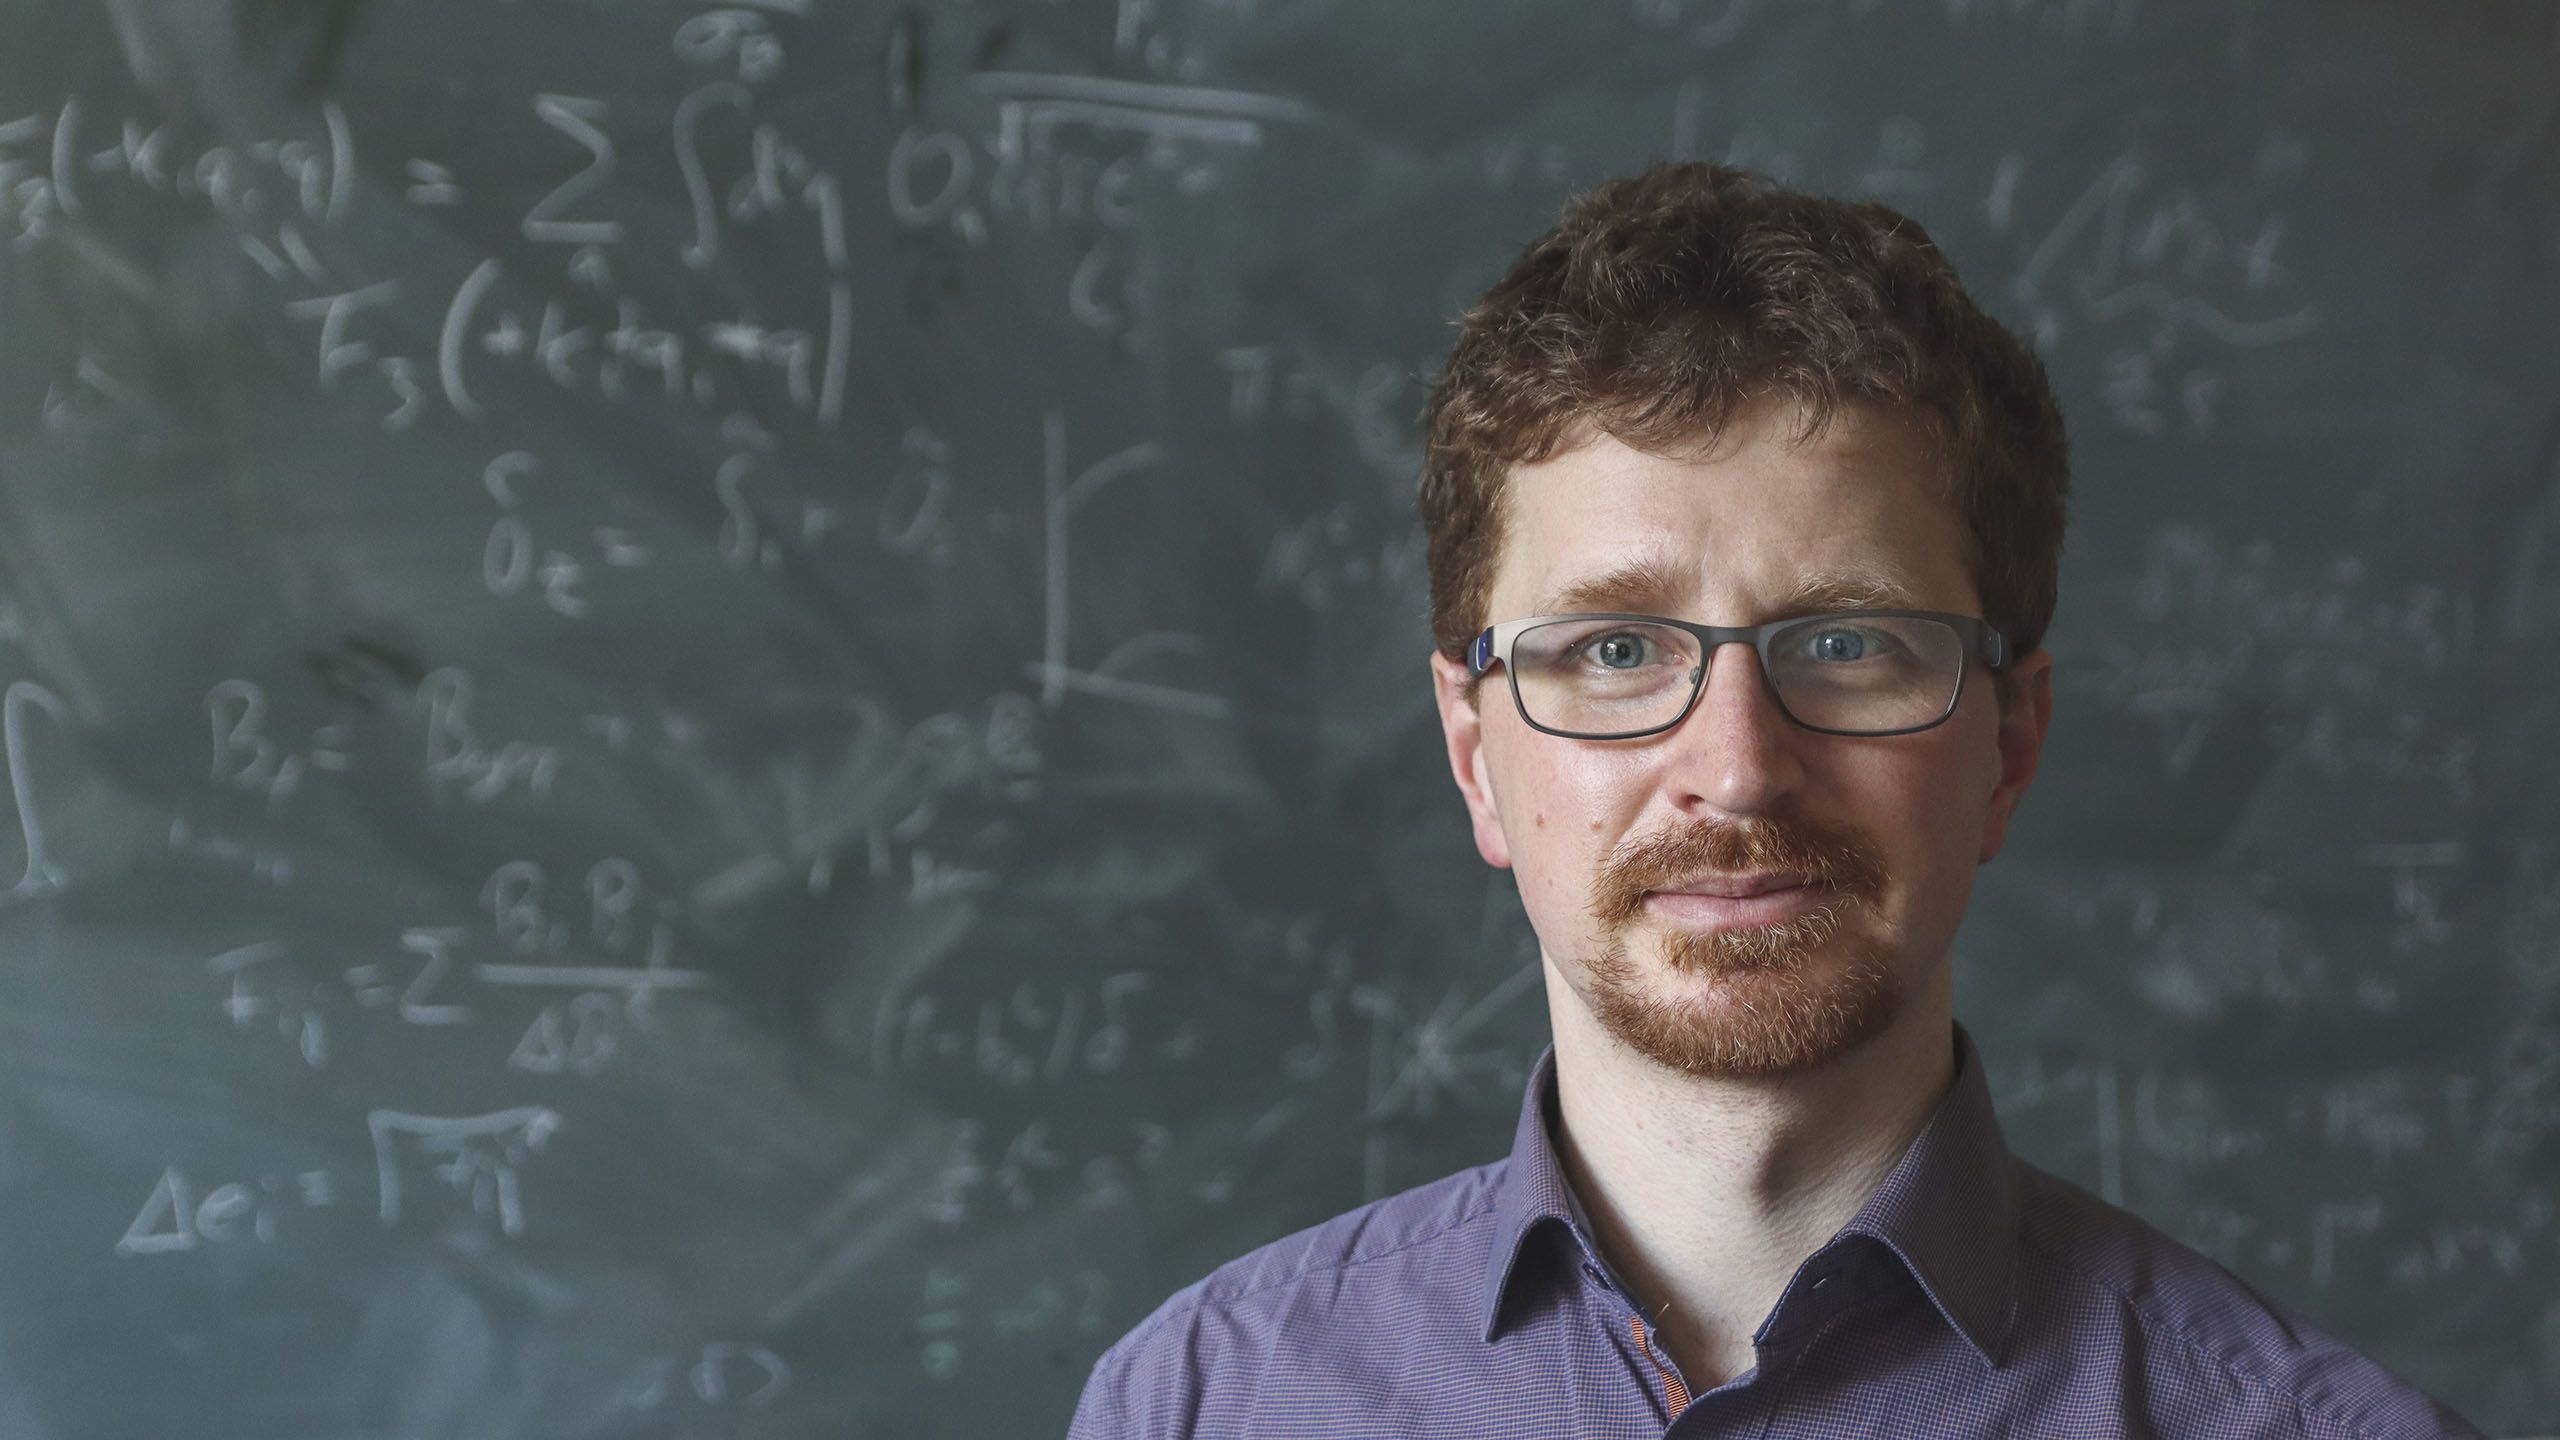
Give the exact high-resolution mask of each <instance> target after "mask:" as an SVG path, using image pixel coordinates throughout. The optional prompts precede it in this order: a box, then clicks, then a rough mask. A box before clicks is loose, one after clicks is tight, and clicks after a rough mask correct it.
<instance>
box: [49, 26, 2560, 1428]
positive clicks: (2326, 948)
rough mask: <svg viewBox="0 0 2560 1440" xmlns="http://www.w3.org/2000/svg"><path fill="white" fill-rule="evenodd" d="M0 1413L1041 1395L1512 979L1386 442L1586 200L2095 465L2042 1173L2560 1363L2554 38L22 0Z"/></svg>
mask: <svg viewBox="0 0 2560 1440" xmlns="http://www.w3.org/2000/svg"><path fill="white" fill-rule="evenodd" d="M7 12H8V13H7V25H6V38H5V39H0V507H4V508H0V686H5V705H0V722H4V723H0V732H4V733H0V738H5V758H6V772H7V773H6V779H7V787H6V797H7V802H8V809H7V810H6V812H5V813H0V1433H5V1434H7V1435H9V1436H11V1437H18V1440H69V1437H92V1436H96V1437H105V1436H127V1435H143V1434H180V1433H183V1434H187V1435H191V1436H199V1437H205V1440H219V1437H233V1436H238V1437H252V1436H254V1437H324V1436H326V1437H359V1436H361V1437H384V1440H395V1437H396V1440H425V1437H443V1436H471V1437H483V1440H488V1437H517V1436H524V1437H534V1436H594V1437H604V1436H614V1437H620V1436H729V1435H736V1436H749V1435H752V1436H774V1437H799V1436H820V1435H825V1436H831V1437H844V1436H910V1435H942V1434H947V1435H995V1434H1017V1433H1040V1432H1043V1431H1055V1430H1057V1429H1060V1428H1063V1426H1064V1423H1065V1420H1066V1417H1067V1414H1068V1411H1069V1409H1070V1407H1071V1405H1072V1402H1073V1399H1074V1396H1075V1394H1076V1392H1077V1390H1078V1388H1079V1386H1080V1385H1081V1382H1082V1380H1083V1378H1084V1375H1085V1373H1086V1370H1087V1367H1088V1366H1089V1365H1090V1363H1091V1362H1092V1360H1093V1358H1094V1357H1095V1356H1096V1355H1097V1354H1098V1353H1099V1352H1100V1351H1101V1349H1102V1348H1103V1347H1104V1346H1105V1345H1106V1344H1108V1343H1109V1342H1110V1341H1111V1340H1112V1339H1114V1338H1116V1337H1117V1336H1118V1335H1119V1334H1120V1333H1121V1332H1122V1331H1123V1330H1125V1329H1126V1328H1127V1327H1128V1325H1130V1324H1131V1323H1132V1322H1134V1321H1135V1320H1136V1319H1137V1318H1139V1317H1140V1316H1142V1315H1143V1314H1145V1313H1146V1312H1147V1311H1148V1310H1149V1309H1151V1308H1152V1307H1153V1306H1154V1305H1155V1304H1156V1303H1157V1302H1158V1301H1159V1300H1160V1299H1161V1298H1162V1297H1163V1296H1164V1295H1166V1294H1167V1293H1169V1292H1170V1291H1172V1290H1173V1289H1175V1288H1177V1287H1178V1286H1180V1285H1181V1284H1183V1283H1185V1282H1187V1281H1188V1280H1190V1279H1192V1278H1194V1277H1196V1276H1197V1275H1199V1274H1200V1273H1202V1272H1203V1271H1205V1270H1206V1269H1207V1268H1209V1267H1210V1266H1211V1265H1213V1264H1215V1263H1217V1262H1218V1261H1221V1260H1223V1259H1226V1258H1228V1257H1230V1256H1232V1255H1235V1254H1237V1253H1240V1252H1241V1251H1243V1250H1244V1249H1246V1248H1249V1247H1250V1246H1252V1245H1255V1244H1258V1243H1260V1242H1261V1241H1263V1240H1266V1239H1270V1238H1273V1237H1276V1236H1278V1235H1280V1234H1282V1233H1285V1232H1286V1231H1288V1230H1291V1229H1294V1228H1296V1227H1298V1226H1300V1225H1304V1224H1308V1223H1312V1222H1314V1221H1316V1220H1318V1219H1320V1218H1323V1217H1325V1216H1328V1215H1331V1214H1333V1213H1336V1212H1338V1211H1340V1210H1342V1209H1345V1208H1348V1207H1350V1206H1352V1205H1354V1204H1357V1203H1359V1202H1361V1201H1362V1200H1364V1199H1367V1198H1370V1197H1374V1196H1378V1195H1381V1194H1384V1193H1388V1192H1390V1191H1392V1190H1395V1189H1399V1188H1402V1187H1404V1186H1407V1185H1410V1184H1414V1183H1418V1182H1421V1181H1423V1180H1427V1179H1431V1178H1434V1177H1436V1176H1438V1175H1441V1174H1443V1173H1446V1172H1447V1171H1449V1170H1451V1169H1454V1168H1457V1167H1459V1166H1461V1165H1465V1164H1471V1163H1474V1162H1477V1161H1480V1160H1484V1159H1488V1158H1491V1157H1493V1156H1494V1155H1497V1154H1499V1153H1501V1150H1502V1148H1503V1146H1504V1145H1505V1143H1506V1142H1507V1137H1508V1135H1509V1132H1510V1127H1511V1124H1512V1120H1513V1117H1514V1115H1515V1113H1516V1107H1517V1104H1518V1100H1519V1090H1520V1084H1521V1082H1522V1079H1523V1078H1524V1076H1525V1074H1526V1071H1527V1068H1528V1066H1529V1064H1530V1062H1531V1060H1532V1059H1533V1058H1534V1057H1535V1055H1536V1054H1537V1052H1538V1050H1539V1048H1540V1046H1541V1045H1542V1044H1543V1041H1544V1034H1545V1018H1544V1013H1543V1006H1542V1003H1541V999H1540V988H1539V986H1538V985H1537V983H1536V978H1535V977H1536V973H1537V971H1536V957H1535V949H1534V944H1533V940H1532V937H1531V935H1530V933H1529V931H1528V928H1527V925H1526V922H1525V920H1524V919H1523V917H1522V915H1521V913H1520V910H1519V907H1518V904H1517V901H1516V898H1515V896H1514V893H1513V891H1512V889H1511V886H1510V882H1509V879H1508V877H1507V876H1504V875H1500V874H1495V873H1489V872H1487V871H1486V870H1485V869H1484V868H1483V867H1482V865H1481V864H1480V863H1479V862H1478V861H1477V859H1476V858H1475V855H1474V853H1473V850H1472V847H1471V846H1470V845H1469V844H1468V843H1467V838H1466V833H1465V826H1464V821H1463V815H1462V810H1461V807H1460V805H1459V803H1458V800H1457V797H1456V795H1455V793H1454V791H1453V788H1452V787H1451V785H1450V782H1449V779H1448V777H1447V772H1446V768H1445V765H1444V763H1443V761H1442V760H1441V758H1440V754H1439V749H1438V733H1437V727H1436V724H1435V722H1434V717H1433V714H1432V710H1431V706H1430V704H1429V701H1428V689H1427V685H1426V681H1425V672H1424V656H1425V654H1426V652H1427V641H1426V638H1425V629H1424V623H1423V593H1424V582H1423V576H1422V569H1421V563H1420V560H1421V553H1422V552H1421V544H1420V538H1419V535H1418V532H1417V528H1416V525H1415V522H1414V520H1413V516H1412V508H1411V507H1412V492H1413V484H1414V479H1415V474H1416V424H1415V418H1416V415H1417V412H1418V410H1419V407H1420V404H1421V399H1422V395H1423V393H1424V388H1425V386H1426V385H1427V383H1428V381H1429V377H1430V376H1431V375H1432V374H1433V373H1434V369H1435V367H1436V366H1437V364H1438V363H1439V360H1440V357H1441V356H1442V354H1443V353H1444V351H1445V347H1446V345H1447V343H1448V340H1449V337H1450V333H1451V331H1450V320H1451V317H1453V316H1454V315H1455V314H1456V312H1457V311H1458V310H1459V309H1460V308H1461V307H1462V306H1463V305H1465V304H1466V303H1467V302H1468V301H1469V300H1470V299H1471V298H1472V297H1473V296H1474V295H1475V294H1476V293H1477V292H1478V291H1479V290H1480V289H1481V288H1482V287H1483V286H1484V285H1485V284H1486V283H1488V282H1489V281H1490V280H1491V279H1492V278H1493V276H1495V275H1496V274H1497V273H1499V271H1500V270H1501V269H1502V267H1503V266H1504V265H1505V264H1506V263H1507V262H1508V260H1509V259H1510V257H1511V256H1512V255H1513V254H1514V253H1516V251H1517V250H1518V248H1519V247H1520V246H1521V245H1523V244H1524V243H1525V242H1527V241H1528V240H1529V239H1530V238H1531V237H1533V236H1534V235H1536V234H1537V233H1538V232H1539V231H1540V230H1542V229H1543V228H1544V227H1545V226H1546V225H1547V223H1549V221H1550V220H1551V219H1552V218H1553V216H1554V215H1555V213H1556V211H1557V209H1558V207H1559V205H1560V204H1561V202H1562V201H1563V199H1564V198H1565V197H1566V196H1567V195H1568V194H1570V193H1571V192H1572V191H1573V190H1574V189H1575V188H1576V187H1578V186H1582V185H1587V184H1589V183H1593V182H1595V181H1597V180H1599V179H1602V178H1605V177H1607V176H1610V175H1613V174H1618V173H1623V172H1625V171H1628V170H1630V169H1633V168H1635V167H1637V166H1639V165H1641V164H1642V163H1644V162H1646V161H1648V160H1651V159H1656V158H1663V157H1671V156H1679V157H1711V158H1731V159H1735V160H1738V161H1741V162H1744V163H1748V164H1752V165H1755V166H1758V167H1761V168H1764V169H1766V170H1768V171H1770V172H1772V173H1774V174H1776V175H1777V176H1779V177H1780V178H1782V179H1786V180H1789V181H1792V182H1794V183H1797V184H1800V185H1804V186H1807V187H1811V188H1814V189H1818V190H1824V191H1828V192H1832V193H1852V194H1869V195H1874V196H1877V197H1880V198H1883V199H1885V200H1887V201H1890V202H1892V203H1894V204H1897V205H1899V206H1902V207H1904V208H1906V209H1908V210H1909V211H1911V212H1912V213H1913V214H1915V215H1917V216H1919V217H1920V218H1921V219H1922V220H1923V221H1924V222H1925V223H1927V224H1928V225H1929V226H1930V227H1931V228H1932V230H1933V232H1934V233H1935V234H1936V236H1937V237H1938V239H1939V240H1940V242H1941V243H1942V244H1943V245H1944V246H1945V248H1946V249H1947V250H1948V252H1949V253H1950V254H1951V255H1952V256H1953V257H1954V258H1955V259H1956V261H1957V263H1958V265H1959V267H1960V268H1961V269H1962V271H1963V272H1964V274H1965V275H1966V277H1967V279H1968V281H1969V283H1970V284H1971V285H1972V286H1973V288H1974V289H1975V290H1976V291H1977V292H1978V293H1979V294H1980V295H1981V296H1982V297H1983V298H1984V300H1985V302H1986V303H1987V304H1988V305H1989V306H1990V307H1991V308H1992V309H1993V310H1994V311H1995V312H1997V313H1998V314H2000V315H2001V316H2002V317H2003V318H2004V319H2006V320H2008V321H2009V322H2010V323H2012V324H2013V325H2015V326H2017V327H2018V328H2019V329H2020V330H2021V332H2022V333H2025V334H2028V335H2030V336H2032V337H2033V338H2034V340H2035V342H2036V344H2037V345H2038V347H2039V349H2040V350H2041V351H2042V353H2043V354H2044V355H2045V356H2046V358H2047V360H2048V363H2049V364H2050V366H2051V368H2052V371H2053V374H2054V376H2055V380H2056V383H2057V386H2058V388H2059V390H2060V392H2061V394H2062V397H2063V401H2064V405H2065V409H2066V411H2067V413H2068V414H2069V416H2070V418H2071V421H2072V424H2073V429H2074V435H2075V463H2076V470H2077V484H2078V489H2077V497H2076V509H2075V522H2074V529H2073V532H2072V536H2071V540H2070V547H2069V552H2068V556H2067V560H2066V568H2065V572H2064V580H2063V601H2062V609H2061V614H2060V617H2059V620H2058V622H2057V625H2056V628H2055V630H2054V632H2053V636H2052V645H2053V648H2054V649H2055V651H2056V652H2057V654H2058V656H2059V668H2058V670H2057V675H2058V677H2059V678H2058V680H2057V689H2058V695H2059V704H2058V716H2057V719H2056V722H2055V730H2054V736H2053V740H2052V744H2051V748H2050V750H2049V752H2048V756H2047V760H2046V765H2045V769H2044V772H2043V774H2042V776H2041V778H2040V781H2039V784H2038V786H2037V788H2036V790H2035V792H2034V793H2033V794H2032V795H2031V796H2030V797H2029V800H2028V804H2027V807H2026V811H2025V814H2024V817H2023V821H2022V826H2021V829H2020V830H2019V831H2018V833H2016V835H2015V836H2014V838H2013V841H2012V844H2011V846H2010V849H2009V852H2008V853H2007V854H2006V855H2005V856H2003V857H2002V858H2001V859H2000V860H1999V861H1998V862H1996V863H1995V864H1993V865H1992V866H1990V867H1989V868H1988V869H1987V870H1986V871H1985V872H1984V873H1983V876H1982V881H1981V884H1980V886H1979V888H1978V891H1977V895H1976V899H1975V903H1974V907H1973V910H1972V912H1971V915H1970V918H1969V920H1968V927H1967V929H1966V931H1965V934H1964V936H1963V938H1962V940H1961V941H1960V942H1959V954H1958V966H1959V974H1960V977H1961V978H1960V980H1959V997H1958V1004H1959V1010H1960V1013H1962V1014H1963V1015H1964V1016H1965V1017H1966V1018H1967V1020H1968V1022H1969V1024H1970V1026H1971V1028H1972V1030H1973V1032H1974V1034H1975V1035H1976V1037H1977V1038H1978V1040H1979V1041H1980V1043H1981V1045H1982V1047H1983V1050H1984V1052H1985V1054H1986V1056H1987V1057H1988V1061H1989V1065H1990V1070H1991V1074H1992V1078H1993V1082H1994V1089H1995V1092H1996V1093H1997V1095H1998V1098H1999V1103H2000V1105H2001V1108H2002V1112H2003V1114H2004V1116H2005V1118H2006V1121H2007V1124H2008V1126H2009V1129H2010V1134H2011V1139H2012V1142H2013V1144H2014V1145H2015V1146H2016V1147H2017V1148H2018V1149H2019V1150H2021V1151H2022V1152H2023V1153H2025V1154H2027V1155H2028V1156H2029V1157H2031V1158H2033V1159H2036V1160H2038V1161H2039V1162H2041V1163H2043V1164H2045V1165H2047V1166H2049V1167H2052V1168H2054V1169H2056V1170H2058V1171H2060V1172H2062V1173H2064V1174H2066V1175H2069V1176H2072V1177H2074V1178H2076V1179H2078V1180H2080V1181H2081V1182H2082V1183H2084V1184H2087V1185H2089V1186H2091V1187H2092V1188H2094V1189H2097V1190H2099V1191H2101V1192H2102V1193H2104V1194H2106V1195H2107V1196H2109V1197H2111V1198H2115V1199H2118V1200H2120V1201H2122V1202H2123V1203H2125V1204H2126V1205H2128V1206H2130V1207H2131V1208H2133V1209H2134V1210H2136V1211H2137V1212H2139V1213H2141V1214H2143V1215H2145V1216H2147V1217H2149V1218H2150V1219H2152V1220H2154V1221H2155V1222H2157V1223H2159V1224H2160V1225H2162V1226H2164V1227H2166V1228H2167V1229H2169V1230H2170V1231H2172V1232H2174V1233H2176V1234H2178V1235H2180V1236H2182V1237H2184V1238H2186V1239H2187V1240H2189V1241H2191V1242H2192V1243H2194V1244H2196V1245H2198V1246H2200V1247H2202V1248H2203V1249H2205V1250H2206V1251H2208V1252H2209V1253H2211V1254H2214V1255H2215V1256H2217V1257H2219V1258H2221V1259H2223V1260H2224V1261H2225V1262H2226V1263H2228V1264H2229V1265H2231V1266H2232V1267H2234V1268H2235V1269H2236V1270H2238V1271H2239V1272H2240V1273H2241V1274H2243V1275H2245V1276H2247V1277H2250V1278H2251V1279H2253V1280H2254V1281H2256V1282H2258V1283H2260V1284H2262V1285H2263V1286H2264V1287H2266V1288H2267V1289H2269V1290H2271V1291H2272V1292H2274V1293H2276V1294H2278V1295H2280V1296H2283V1297H2285V1298H2286V1299H2288V1300H2289V1301H2291V1302H2292V1303H2295V1304H2297V1305H2299V1306H2300V1307H2301V1308H2303V1309H2304V1310H2305V1311H2307V1312H2308V1313H2309V1314H2311V1315H2312V1316H2313V1317H2315V1318H2316V1319H2318V1320H2319V1321H2320V1322H2321V1323H2323V1324H2325V1325H2327V1326H2329V1327H2330V1328H2332V1329H2334V1330H2336V1331H2337V1332H2339V1333H2341V1334H2343V1335H2344V1336H2346V1337H2348V1338H2349V1339H2351V1340H2353V1341H2355V1342H2357V1343H2358V1344H2361V1345H2364V1346H2366V1347H2368V1348H2370V1349H2371V1350H2372V1351H2374V1352H2375V1353H2376V1354H2378V1355H2379V1356H2381V1357H2382V1358H2383V1359H2385V1360H2386V1361H2387V1362H2389V1363H2390V1364H2392V1365H2393V1366H2395V1367H2397V1368H2399V1369H2401V1370H2403V1371H2404V1372H2405V1373H2407V1374H2408V1375H2410V1376H2411V1377H2413V1378H2414V1379H2416V1380H2417V1381H2419V1382H2421V1383H2422V1384H2424V1385H2426V1386H2428V1387H2430V1388H2432V1389H2434V1390H2436V1391H2438V1392H2440V1393H2441V1394H2443V1395H2444V1396H2445V1397H2447V1398H2448V1399H2450V1400H2452V1401H2453V1402H2454V1403H2456V1404H2457V1405H2459V1406H2461V1407H2462V1408H2464V1409H2466V1410H2467V1411H2469V1412H2470V1413H2472V1414H2473V1415H2475V1416H2476V1417H2477V1418H2478V1419H2480V1420H2481V1421H2482V1422H2483V1423H2484V1424H2487V1425H2489V1426H2490V1427H2491V1428H2492V1429H2494V1430H2498V1431H2501V1432H2504V1433H2516V1432H2520V1431H2526V1430H2536V1429H2546V1428H2560V764H2555V763H2554V761H2553V759H2552V749H2553V745H2554V743H2555V740H2560V667H2555V666H2554V665H2553V663H2552V657H2553V655H2554V654H2555V653H2560V385H2555V383H2554V380H2555V373H2554V372H2555V367H2554V360H2555V354H2556V353H2560V347H2556V346H2555V342H2554V339H2553V337H2554V336H2555V335H2560V19H2555V17H2554V14H2553V11H2552V9H2551V8H2550V7H2549V6H2547V5H2541V4H2532V3H2508V4H2466V5H2423V6H2421V5H2386V4H2371V3H2367V4H2331V3H2313V0H2247V3H2236V4H2235V3H2224V0H2192V3H2170V0H1910V3H1893V4H1884V3H1875V0H1626V3H1593V4H1570V5H1569V4H1565V3H1561V0H1534V3H1533V0H1471V3H1463V4H1461V3H1441V4H1430V5H1422V4H1393V5H1390V4H1372V3H1349V0H1117V3H1101V0H946V3H938V4H924V3H915V4H896V5H892V4H870V5H855V4H834V5H830V4H822V3H817V0H753V3H748V0H736V3H730V4H726V5H718V4H709V3H674V0H659V3H639V0H633V3H617V4H597V3H589V4H579V3H573V0H514V3H509V0H438V3H434V4H390V3H380V0H377V3H374V4H371V5H362V4H358V3H354V0H229V3H208V0H111V3H108V4H103V5H98V4H84V3H77V0H13V3H11V4H10V5H9V6H8V7H7Z"/></svg>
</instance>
